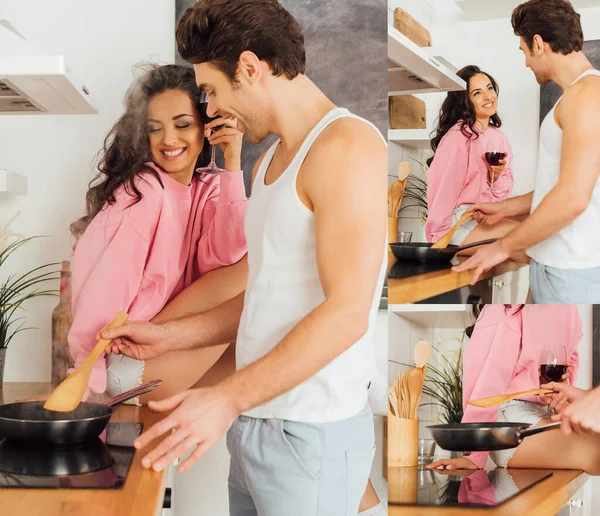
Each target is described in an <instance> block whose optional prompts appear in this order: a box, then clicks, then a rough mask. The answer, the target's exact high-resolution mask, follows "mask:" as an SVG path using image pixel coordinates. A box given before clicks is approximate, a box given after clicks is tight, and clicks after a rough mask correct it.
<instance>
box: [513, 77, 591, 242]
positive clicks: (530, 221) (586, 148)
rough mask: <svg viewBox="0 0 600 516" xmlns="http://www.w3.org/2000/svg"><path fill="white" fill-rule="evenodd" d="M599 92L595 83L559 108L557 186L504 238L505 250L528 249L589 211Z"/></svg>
mask: <svg viewBox="0 0 600 516" xmlns="http://www.w3.org/2000/svg"><path fill="white" fill-rule="evenodd" d="M598 90H600V88H598V87H597V81H596V82H595V83H587V84H585V85H581V87H580V88H577V89H574V90H572V91H570V92H568V94H565V97H564V98H563V100H562V101H561V103H560V105H559V108H560V111H559V118H558V122H559V124H560V125H561V126H562V129H563V141H562V155H561V164H560V177H559V180H558V183H557V184H556V186H555V187H554V188H553V189H552V190H551V191H550V192H549V193H548V194H547V195H546V197H544V199H543V200H542V202H541V203H540V205H539V206H538V207H537V209H536V210H534V212H533V213H532V214H531V216H530V217H528V218H527V219H526V220H525V221H524V222H523V223H521V224H520V225H519V226H518V227H517V228H516V229H515V230H514V231H512V232H511V233H510V234H509V235H507V236H506V237H505V238H504V245H505V249H507V250H509V251H511V252H514V251H521V250H525V249H529V248H530V247H532V246H534V245H535V244H537V243H539V242H542V241H543V240H546V239H547V238H549V237H551V236H552V235H554V234H556V233H557V232H558V231H560V230H561V229H562V228H564V227H565V226H567V225H569V224H570V223H571V222H573V220H575V219H576V218H577V217H578V216H579V215H580V214H581V213H582V212H583V211H585V209H586V208H587V206H588V204H589V202H590V200H591V197H592V192H593V190H594V186H595V185H596V181H597V180H598V175H599V174H600V146H599V145H598V143H597V138H598V134H600V91H598ZM542 172H543V171H542Z"/></svg>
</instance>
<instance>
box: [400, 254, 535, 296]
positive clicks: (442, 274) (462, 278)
mask: <svg viewBox="0 0 600 516" xmlns="http://www.w3.org/2000/svg"><path fill="white" fill-rule="evenodd" d="M456 259H457V260H458V261H459V262H460V261H464V260H466V259H467V257H464V258H456ZM388 263H389V268H391V267H392V266H393V265H394V263H396V258H395V257H394V255H393V254H392V253H391V251H390V252H388ZM521 267H527V264H524V263H517V262H514V261H512V260H508V261H506V262H503V263H501V264H499V265H497V266H496V267H493V268H492V269H490V270H489V271H487V272H486V273H484V274H482V275H481V277H480V279H479V281H480V282H481V281H485V280H488V279H489V278H493V277H495V276H500V275H501V274H505V273H507V272H513V271H516V270H518V269H520V268H521ZM472 277H473V271H465V272H460V273H457V272H452V269H444V270H439V271H435V272H427V273H424V274H418V275H415V276H410V277H408V278H403V279H392V278H388V303H389V304H390V305H399V304H408V303H417V302H419V301H424V300H426V299H429V298H432V297H434V296H439V295H441V294H445V293H447V292H451V291H453V290H456V289H459V288H462V287H465V286H467V285H469V283H470V282H471V278H472ZM514 302H516V301H514Z"/></svg>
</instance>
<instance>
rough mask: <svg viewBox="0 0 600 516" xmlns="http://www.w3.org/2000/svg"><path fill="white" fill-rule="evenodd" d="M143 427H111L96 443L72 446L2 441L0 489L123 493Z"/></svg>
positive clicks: (117, 424)
mask: <svg viewBox="0 0 600 516" xmlns="http://www.w3.org/2000/svg"><path fill="white" fill-rule="evenodd" d="M141 431H142V424H141V423H109V424H108V425H107V427H106V429H105V430H104V432H102V434H100V436H99V437H98V438H96V439H94V440H90V441H86V442H85V443H77V444H69V445H66V444H65V445H51V444H47V443H36V444H32V443H30V442H17V441H11V440H9V439H4V440H3V441H0V488H28V489H32V488H44V489H59V488H60V489H65V488H68V489H120V488H122V487H123V484H124V483H125V479H126V477H127V474H128V473H129V469H130V466H131V462H132V459H133V455H134V453H135V448H134V447H133V441H134V440H135V438H136V437H137V436H138V435H139V434H140V433H141Z"/></svg>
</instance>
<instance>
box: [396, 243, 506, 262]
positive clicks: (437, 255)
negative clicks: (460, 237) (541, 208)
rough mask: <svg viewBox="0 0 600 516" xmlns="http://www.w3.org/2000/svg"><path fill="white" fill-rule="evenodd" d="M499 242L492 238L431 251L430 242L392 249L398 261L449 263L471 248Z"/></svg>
mask: <svg viewBox="0 0 600 516" xmlns="http://www.w3.org/2000/svg"><path fill="white" fill-rule="evenodd" d="M496 240H498V239H497V238H490V239H489V240H482V241H480V242H473V243H472V244H467V245H461V246H458V245H449V246H448V247H444V248H442V249H431V246H432V245H433V244H430V243H428V242H415V243H400V242H396V243H392V244H390V247H391V248H392V252H393V253H394V256H395V257H396V259H397V260H398V261H401V262H411V263H448V262H450V261H451V260H452V258H454V256H455V255H456V253H459V252H460V251H464V250H465V249H471V247H477V246H480V245H486V244H492V243H493V242H495V241H496Z"/></svg>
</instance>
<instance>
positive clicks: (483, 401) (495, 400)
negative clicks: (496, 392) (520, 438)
mask: <svg viewBox="0 0 600 516" xmlns="http://www.w3.org/2000/svg"><path fill="white" fill-rule="evenodd" d="M548 392H552V391H551V390H548V389H530V390H528V391H523V392H514V393H512V394H503V395H502V396H492V397H490V398H479V399H478V400H471V401H469V405H473V406H475V407H484V408H486V407H494V406H496V405H502V404H503V403H506V402H507V401H510V400H514V399H516V398H522V397H523V396H536V395H538V394H545V393H548Z"/></svg>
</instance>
